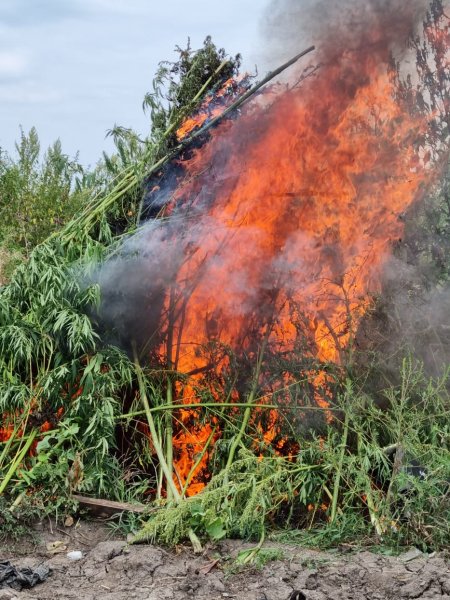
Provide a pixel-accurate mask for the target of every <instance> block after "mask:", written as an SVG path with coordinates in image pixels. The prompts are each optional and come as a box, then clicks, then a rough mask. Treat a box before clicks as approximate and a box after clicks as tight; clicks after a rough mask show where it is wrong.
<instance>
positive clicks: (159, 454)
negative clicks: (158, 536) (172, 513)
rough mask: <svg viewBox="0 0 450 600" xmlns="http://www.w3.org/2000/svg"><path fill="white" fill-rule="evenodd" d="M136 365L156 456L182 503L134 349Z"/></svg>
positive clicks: (193, 539)
mask: <svg viewBox="0 0 450 600" xmlns="http://www.w3.org/2000/svg"><path fill="white" fill-rule="evenodd" d="M134 364H135V367H136V375H137V378H138V384H139V392H140V395H141V401H142V404H143V405H144V409H145V413H146V416H147V423H148V426H149V429H150V434H151V436H152V442H153V445H154V447H155V451H156V455H157V457H158V460H159V464H160V465H161V469H162V470H163V473H164V475H165V477H166V481H167V489H169V488H170V489H171V491H172V495H173V498H175V501H176V502H181V501H182V497H181V494H180V492H179V491H178V489H177V487H176V485H175V483H174V481H173V473H172V472H171V471H170V470H169V467H168V465H167V462H166V459H165V456H164V452H163V449H162V445H161V441H160V439H159V437H158V435H157V433H156V427H155V422H154V420H153V416H152V413H151V411H150V405H149V402H148V398H147V389H146V385H145V381H144V374H143V372H142V369H141V365H140V364H139V360H138V358H137V352H136V348H134ZM188 535H189V539H190V540H191V543H192V546H193V548H194V552H196V553H198V552H201V551H202V545H201V543H200V540H199V539H198V537H197V536H196V535H195V532H194V531H193V530H192V529H190V530H189V532H188Z"/></svg>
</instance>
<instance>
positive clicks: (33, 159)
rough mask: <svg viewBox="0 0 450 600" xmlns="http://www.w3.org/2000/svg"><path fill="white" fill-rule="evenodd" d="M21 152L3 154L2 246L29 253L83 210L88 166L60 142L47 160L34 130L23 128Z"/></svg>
mask: <svg viewBox="0 0 450 600" xmlns="http://www.w3.org/2000/svg"><path fill="white" fill-rule="evenodd" d="M16 152H17V158H16V159H12V158H10V157H9V156H7V155H6V154H5V153H3V154H0V222H1V223H2V225H1V227H0V245H3V246H6V247H7V248H10V249H11V250H14V249H15V250H17V251H20V252H21V253H23V254H24V256H26V257H28V256H29V254H30V252H31V250H32V249H33V248H34V247H35V246H36V245H37V244H39V243H40V242H42V241H43V240H44V239H46V238H47V237H48V235H50V234H51V233H52V232H53V231H55V230H57V229H59V228H60V227H61V225H63V224H64V223H66V222H67V221H68V220H70V219H71V218H72V216H73V215H74V214H76V212H77V211H78V209H79V207H80V205H81V203H82V202H83V199H84V195H83V191H82V190H81V188H80V185H79V184H78V183H79V182H78V178H79V176H80V175H81V173H82V168H81V165H80V164H79V163H78V162H77V158H75V159H73V160H71V159H69V157H68V156H67V155H65V154H64V153H63V151H62V148H61V142H60V141H59V140H57V141H56V142H55V143H54V144H53V146H51V147H50V148H49V149H48V150H47V152H46V153H45V154H44V156H43V157H42V158H41V147H40V142H39V138H38V135H37V132H36V130H35V129H34V128H32V129H31V130H30V131H29V133H28V134H25V133H24V132H23V131H21V136H20V141H19V143H18V144H16Z"/></svg>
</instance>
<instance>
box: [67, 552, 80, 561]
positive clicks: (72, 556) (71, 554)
mask: <svg viewBox="0 0 450 600" xmlns="http://www.w3.org/2000/svg"><path fill="white" fill-rule="evenodd" d="M67 558H68V559H69V560H81V559H82V558H83V553H82V552H81V550H72V552H68V553H67Z"/></svg>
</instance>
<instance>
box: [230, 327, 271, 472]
mask: <svg viewBox="0 0 450 600" xmlns="http://www.w3.org/2000/svg"><path fill="white" fill-rule="evenodd" d="M269 335H270V327H269V326H267V330H266V334H265V336H264V340H263V343H262V345H261V349H260V352H259V356H258V360H257V362H256V369H255V374H254V376H253V382H252V387H251V390H250V394H249V395H248V399H247V402H246V408H245V410H244V415H243V417H242V422H241V426H240V428H239V431H238V433H237V435H236V436H235V438H234V439H233V442H232V444H231V446H230V452H229V453H228V460H227V464H226V466H225V469H226V470H227V471H228V469H229V468H230V467H231V465H232V464H233V460H234V455H235V454H236V450H237V449H238V447H239V445H240V443H241V442H242V438H243V437H244V434H245V431H246V429H247V425H248V422H249V420H250V415H251V413H252V409H253V408H254V400H255V395H256V391H257V389H258V381H259V375H260V373H261V365H262V361H263V357H264V352H265V349H266V344H267V341H268V339H269Z"/></svg>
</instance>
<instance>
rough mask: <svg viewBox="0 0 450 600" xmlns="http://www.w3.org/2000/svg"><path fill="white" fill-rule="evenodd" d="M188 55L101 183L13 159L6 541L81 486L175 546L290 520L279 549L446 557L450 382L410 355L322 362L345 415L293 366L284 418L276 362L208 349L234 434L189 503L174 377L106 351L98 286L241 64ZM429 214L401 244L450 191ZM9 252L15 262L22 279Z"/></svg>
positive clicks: (65, 506)
mask: <svg viewBox="0 0 450 600" xmlns="http://www.w3.org/2000/svg"><path fill="white" fill-rule="evenodd" d="M179 54H180V57H179V61H177V63H175V64H174V65H167V64H163V65H162V67H161V69H160V70H159V72H158V74H157V77H156V79H155V81H154V84H153V92H152V93H151V94H149V95H147V96H146V98H145V100H144V104H145V107H147V108H150V110H151V116H152V128H151V131H150V133H149V136H148V137H147V138H146V139H145V140H141V139H139V137H138V136H137V135H136V134H135V133H134V132H130V131H126V130H124V129H122V128H117V127H116V128H114V129H113V130H112V132H111V134H112V135H113V136H114V139H115V141H116V147H117V153H116V154H115V155H114V156H111V157H109V156H104V157H103V161H102V162H101V163H100V164H99V166H98V167H97V168H96V170H95V171H94V172H92V173H85V172H83V170H82V169H81V167H80V166H79V165H78V163H77V161H76V160H74V161H71V160H69V159H68V158H67V157H66V156H65V155H64V154H63V153H62V151H61V147H60V144H59V143H56V144H55V145H54V146H53V147H52V148H51V149H50V150H49V151H48V152H47V154H46V155H45V156H44V158H43V160H42V161H40V159H39V151H40V149H39V142H38V139H37V135H36V132H35V131H34V130H32V131H31V132H30V133H29V134H28V135H25V134H22V138H21V142H20V143H19V144H18V148H17V151H18V158H17V160H15V161H14V160H12V159H10V158H9V157H6V156H4V155H3V156H2V162H1V165H0V169H1V171H0V198H1V205H0V210H1V211H2V217H3V218H2V222H3V223H6V225H3V227H2V229H1V231H0V235H1V243H2V245H3V247H4V248H6V251H7V253H8V256H9V257H10V258H9V266H8V269H9V272H8V271H5V273H6V274H7V275H8V276H9V283H8V285H5V286H4V287H2V288H1V289H0V373H1V376H0V412H1V413H2V414H3V423H2V427H1V429H0V500H1V503H2V508H3V509H4V510H2V511H1V512H2V513H3V514H4V515H5V516H4V517H2V521H1V522H0V529H1V528H2V527H3V531H10V529H11V527H13V525H12V523H13V522H14V519H16V518H17V519H18V518H19V517H20V514H21V513H22V514H33V513H34V512H35V511H38V512H39V514H40V515H42V514H46V513H49V514H54V513H55V512H58V513H61V512H66V511H72V510H73V509H74V501H73V499H72V497H71V494H72V493H73V492H75V491H81V492H83V493H86V494H92V495H95V496H100V497H107V498H111V499H118V500H127V501H129V500H135V501H143V500H144V499H145V495H146V493H148V491H149V490H151V491H152V494H153V497H154V502H153V503H152V504H151V507H150V508H151V510H149V514H148V515H145V517H144V520H143V522H142V523H139V524H138V525H139V529H138V530H137V531H136V532H135V533H136V535H135V541H136V542H139V541H143V540H156V541H159V542H163V543H167V544H174V543H177V542H178V541H180V540H183V539H185V538H186V537H189V538H190V539H191V541H192V542H193V544H194V545H195V546H196V547H197V548H198V546H199V541H198V539H199V538H204V537H209V538H210V539H213V540H218V539H221V538H222V537H224V536H231V535H238V536H243V537H246V538H251V539H257V540H259V545H260V544H261V543H262V541H263V540H264V539H265V537H266V536H267V535H269V534H270V532H271V531H272V530H274V529H276V528H277V526H278V527H279V526H280V524H281V523H284V524H285V526H286V529H287V531H284V533H283V535H284V538H285V539H291V540H293V539H301V540H302V541H303V543H306V541H307V540H309V542H310V543H313V542H314V543H317V544H321V545H330V544H333V543H336V542H341V541H343V540H346V539H350V540H352V541H353V539H354V538H355V537H357V538H358V539H364V540H365V541H368V542H370V543H374V542H376V541H378V542H379V541H380V539H382V540H383V542H384V543H389V544H392V545H393V546H399V545H402V544H415V545H417V546H420V547H421V548H423V549H426V550H431V549H438V548H443V547H446V546H448V540H449V539H450V525H449V524H450V502H449V480H450V447H449V440H450V435H449V434H450V431H449V419H448V416H449V412H450V402H449V395H448V377H447V373H446V372H444V374H442V373H441V374H440V376H439V377H435V378H433V379H430V378H429V376H428V375H425V372H424V370H423V369H422V368H421V366H420V364H419V363H418V362H417V361H416V360H414V359H413V358H411V357H409V356H408V355H407V353H405V352H402V353H401V356H399V357H398V361H397V365H398V370H397V377H396V378H395V379H394V380H389V377H388V376H387V374H388V372H387V369H386V368H385V367H383V362H382V361H381V359H380V358H379V356H378V355H377V354H376V348H369V349H367V353H369V352H370V353H371V354H370V357H371V360H370V361H368V358H367V357H368V354H365V355H364V356H365V358H364V364H365V368H361V369H360V370H359V369H358V363H357V362H356V363H355V365H354V368H353V369H347V371H346V372H344V371H339V372H338V371H337V370H336V369H333V366H332V365H320V368H321V369H326V370H327V373H329V374H330V379H331V380H332V381H333V392H334V398H333V403H332V405H331V406H330V407H327V408H321V407H319V406H317V405H316V404H315V403H314V402H308V395H307V394H306V393H305V382H304V381H303V380H302V378H301V377H299V376H298V375H299V367H298V362H295V364H294V362H293V364H290V365H287V364H284V365H283V370H284V371H288V372H290V373H291V374H292V376H293V383H292V385H290V386H289V390H288V393H289V394H290V398H292V399H293V400H295V399H296V398H297V399H298V398H302V402H301V403H299V404H297V405H296V404H293V405H292V406H291V405H286V404H285V403H283V402H282V401H281V400H280V398H281V394H279V395H278V396H277V395H276V394H272V395H271V396H270V402H271V404H268V400H267V393H266V392H267V390H265V389H263V387H262V386H261V384H260V383H259V374H260V371H261V369H264V370H265V372H268V373H274V372H275V371H276V369H280V368H281V367H280V365H279V364H276V363H275V362H274V357H271V356H268V355H267V354H266V353H265V352H264V344H261V347H260V348H258V349H257V350H256V351H255V354H254V356H252V357H250V358H249V360H248V364H245V365H242V364H241V365H237V364H236V363H235V361H234V357H233V355H232V353H231V352H230V351H229V349H224V348H217V347H215V348H211V347H208V348H205V349H203V351H204V352H205V353H207V352H210V353H211V352H219V351H220V352H227V353H228V354H229V359H230V360H229V363H230V369H229V371H228V373H227V377H228V379H227V380H225V381H223V382H222V383H223V384H224V386H223V396H224V397H223V401H222V402H220V403H218V402H217V397H216V395H215V394H214V391H215V390H214V386H212V385H211V382H210V381H209V382H203V381H202V382H200V384H199V385H200V387H201V389H200V390H199V393H200V394H201V398H202V402H201V404H200V405H197V406H196V411H197V412H196V418H197V419H198V420H199V422H212V423H215V424H216V426H217V427H220V428H221V431H222V432H223V435H222V438H221V439H220V440H219V441H218V442H216V445H215V448H214V454H213V459H212V461H211V463H210V464H212V465H213V466H214V472H213V473H212V474H211V475H212V476H211V479H210V481H209V482H208V483H207V485H206V487H205V488H204V489H203V490H202V492H201V493H200V494H198V495H196V496H194V497H190V498H189V497H187V495H186V489H184V488H182V486H181V485H178V486H177V485H176V482H175V481H174V478H173V475H172V462H171V461H172V460H173V455H172V454H171V452H172V448H171V445H170V439H169V438H170V436H168V435H167V432H168V424H170V423H172V422H173V421H174V420H175V419H176V418H177V415H178V411H179V406H178V405H176V404H174V403H173V400H172V395H171V390H172V387H171V386H172V383H173V381H172V379H171V378H173V373H172V372H171V371H170V369H168V368H167V369H165V370H163V372H161V369H155V366H154V365H147V364H144V365H143V364H141V363H140V356H139V349H136V350H135V352H134V353H133V354H130V355H128V354H126V353H125V352H124V351H123V350H122V349H120V348H118V347H117V346H114V345H109V344H107V343H106V342H105V339H104V338H103V337H102V333H101V329H99V327H98V323H97V321H96V310H95V309H96V307H98V305H99V303H100V289H99V287H98V285H96V284H92V280H93V279H92V277H91V275H92V272H93V270H95V268H96V265H98V263H99V262H101V261H102V260H104V259H105V258H106V257H107V256H110V255H111V253H113V252H114V251H115V250H116V249H117V247H118V245H119V244H120V241H121V239H122V236H123V234H126V233H128V232H131V231H133V230H134V228H135V227H136V224H137V223H138V221H139V216H140V213H141V209H140V202H141V198H142V188H141V184H142V181H143V178H144V175H147V174H148V173H149V172H155V171H156V170H157V169H158V168H160V166H161V164H163V163H164V161H165V159H166V157H167V153H168V152H169V154H170V152H171V150H173V148H174V146H175V145H176V142H175V138H174V133H175V131H176V128H177V127H178V125H179V124H180V123H181V122H182V120H183V119H184V117H185V116H187V115H188V114H190V113H191V112H192V111H193V110H194V109H195V107H196V106H197V105H198V103H199V102H200V101H201V100H202V99H203V98H204V97H205V94H206V93H207V92H208V91H210V90H212V89H214V88H215V86H217V85H218V84H220V82H222V81H223V80H224V79H226V78H228V77H229V76H230V75H231V74H233V73H235V72H236V70H237V68H238V66H239V59H238V58H236V59H229V58H227V57H226V55H225V53H224V52H223V51H222V50H217V49H216V48H215V46H214V45H213V44H212V42H211V40H210V39H209V38H207V40H206V41H205V44H204V47H203V48H202V49H200V51H198V52H193V51H192V50H191V49H190V47H189V46H188V48H187V49H186V50H183V51H182V50H179ZM422 210H423V214H422V215H421V218H420V219H417V218H415V213H412V214H411V215H410V217H409V218H410V219H412V220H411V221H408V227H409V229H410V230H411V233H410V234H408V235H407V236H406V238H405V240H406V241H405V242H404V243H405V244H408V243H411V240H412V239H414V236H415V235H418V233H417V232H418V230H419V229H420V230H421V231H422V232H429V231H430V230H431V229H432V228H433V227H436V226H437V225H436V220H437V222H438V226H439V228H440V231H443V232H447V231H448V227H449V226H450V225H449V223H448V214H449V212H448V185H447V184H444V185H442V186H440V188H439V189H438V190H436V191H435V193H434V195H433V196H430V198H428V200H427V201H426V202H425V203H424V204H423V208H422ZM408 227H407V229H408ZM420 239H421V240H423V239H424V236H421V237H420ZM430 239H431V234H430ZM433 239H434V238H433ZM444 242H445V236H442V242H439V243H442V244H444ZM397 250H398V252H401V251H403V250H404V248H403V249H402V248H398V249H397ZM14 252H16V253H17V257H20V260H18V262H19V263H20V264H19V265H18V266H17V268H16V269H15V270H14V272H13V273H11V270H12V266H11V262H10V261H11V256H13V255H14ZM419 255H420V264H424V263H425V262H426V261H428V264H429V265H430V268H431V266H432V269H437V270H438V274H436V278H435V280H433V285H437V284H439V285H444V284H445V285H446V284H447V281H448V272H449V271H448V259H447V258H446V257H445V256H442V254H441V253H440V252H437V253H436V250H435V248H434V247H433V245H432V244H431V243H430V244H424V245H420V247H417V252H416V256H417V257H419ZM437 256H438V257H439V261H441V262H438V261H437V259H436V257H437ZM425 258H426V260H425ZM436 273H437V271H436ZM4 276H6V275H4ZM427 281H428V282H429V281H430V279H428V280H427ZM387 297H389V296H388V295H387ZM380 306H381V308H379V310H380V311H381V310H382V300H380ZM367 326H370V323H369V324H367ZM368 363H370V365H369V366H370V368H368V367H367V364H368ZM158 366H161V365H158ZM169 366H170V365H169ZM308 368H309V369H311V368H313V369H314V368H319V366H318V365H311V364H309V365H308ZM289 369H291V371H289ZM380 372H383V375H386V377H385V381H386V384H385V385H382V386H380V385H379V384H377V385H376V386H375V385H373V381H372V379H371V377H372V375H373V373H376V374H377V381H379V377H378V375H379V373H380ZM243 373H245V376H246V378H245V385H243V388H244V393H243V394H242V398H243V401H242V402H240V403H236V402H233V401H231V400H230V398H231V395H232V394H231V393H232V385H233V382H235V381H236V379H237V378H239V377H240V378H242V377H243ZM180 380H181V376H180ZM213 383H214V382H213ZM202 384H204V385H202ZM281 392H283V393H285V392H286V390H281ZM272 408H274V409H277V411H278V412H279V414H280V418H281V419H282V420H283V422H284V423H285V427H286V428H288V429H287V431H288V432H289V440H290V443H291V451H290V452H286V453H285V455H282V453H280V452H276V451H275V449H274V448H273V447H267V446H266V447H264V446H263V440H262V436H261V430H260V428H258V425H259V424H260V423H261V421H263V420H264V419H266V418H267V415H268V411H269V410H270V409H272ZM327 412H328V413H332V415H333V419H332V421H330V419H327ZM294 413H295V415H296V417H295V418H294V416H293V415H294ZM311 424H314V427H312V426H311ZM211 439H212V437H211V438H210V439H209V440H208V442H207V444H208V443H210V441H211ZM205 451H206V449H205ZM199 458H201V457H199ZM30 491H31V492H32V495H30ZM11 515H12V517H11ZM133 518H134V519H135V517H133ZM135 527H136V523H135V522H134V523H133V529H134V528H135ZM299 531H301V533H299ZM288 532H289V533H288ZM258 549H259V546H257V547H256V549H255V552H254V553H253V554H252V553H249V555H248V556H246V557H245V560H246V561H247V560H250V559H251V558H252V556H254V554H256V553H257V551H258Z"/></svg>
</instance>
